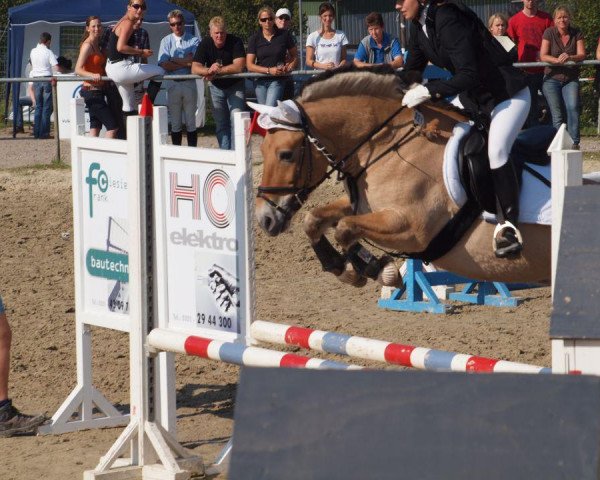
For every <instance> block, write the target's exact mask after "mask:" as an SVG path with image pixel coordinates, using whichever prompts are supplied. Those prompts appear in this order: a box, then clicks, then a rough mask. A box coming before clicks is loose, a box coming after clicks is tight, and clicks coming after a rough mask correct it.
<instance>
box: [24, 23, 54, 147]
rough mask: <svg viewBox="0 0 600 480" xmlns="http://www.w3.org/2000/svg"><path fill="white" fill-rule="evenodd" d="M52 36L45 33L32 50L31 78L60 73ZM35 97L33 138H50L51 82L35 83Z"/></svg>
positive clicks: (30, 56) (30, 55)
mask: <svg viewBox="0 0 600 480" xmlns="http://www.w3.org/2000/svg"><path fill="white" fill-rule="evenodd" d="M50 43H52V35H50V34H49V33H48V32H43V33H42V34H41V35H40V42H39V43H38V44H37V47H35V48H34V49H32V50H31V53H30V54H29V58H30V59H31V76H32V77H33V78H35V77H51V76H52V74H53V73H55V72H57V71H58V68H57V66H56V65H57V63H58V62H57V61H56V55H54V53H52V50H50ZM33 84H34V85H33V93H34V95H35V114H34V117H33V136H34V137H35V138H50V116H51V115H52V111H53V106H52V85H51V83H50V82H33Z"/></svg>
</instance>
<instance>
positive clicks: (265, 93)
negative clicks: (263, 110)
mask: <svg viewBox="0 0 600 480" xmlns="http://www.w3.org/2000/svg"><path fill="white" fill-rule="evenodd" d="M284 87H285V79H283V80H281V79H278V78H268V77H261V78H257V79H256V80H254V90H255V91H256V100H257V101H258V103H260V104H262V105H269V106H271V107H276V106H277V100H282V99H283V88H284Z"/></svg>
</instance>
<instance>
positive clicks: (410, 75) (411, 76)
mask: <svg viewBox="0 0 600 480" xmlns="http://www.w3.org/2000/svg"><path fill="white" fill-rule="evenodd" d="M397 75H398V77H399V78H400V81H401V82H402V86H401V88H402V89H403V90H407V89H408V88H409V87H410V86H411V85H412V84H413V83H422V82H423V74H422V73H421V72H418V71H416V70H411V71H408V72H405V71H402V72H398V74H397Z"/></svg>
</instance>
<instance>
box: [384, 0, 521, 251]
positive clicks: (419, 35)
mask: <svg viewBox="0 0 600 480" xmlns="http://www.w3.org/2000/svg"><path fill="white" fill-rule="evenodd" d="M396 10H398V11H399V12H400V13H401V14H402V15H403V16H404V18H405V19H407V20H410V21H412V25H411V27H413V28H411V30H410V39H409V42H408V58H407V63H406V65H405V68H404V72H402V73H401V75H402V76H403V77H404V78H405V79H406V80H408V79H409V78H410V72H411V71H412V72H413V75H414V72H415V71H417V72H422V71H423V70H424V69H425V66H426V65H427V63H428V62H431V63H433V64H434V65H436V66H438V67H442V68H445V69H447V70H449V71H450V72H451V73H452V74H453V76H452V78H450V79H448V80H436V81H431V82H429V83H427V84H426V85H420V84H418V85H414V86H413V88H411V89H410V90H408V91H407V92H406V94H405V96H404V98H403V100H402V104H403V105H406V106H408V107H415V106H416V105H419V104H420V103H422V102H424V101H426V100H428V99H430V98H431V99H433V100H434V101H435V100H441V99H443V98H446V97H451V96H454V95H458V98H459V100H460V103H461V104H462V106H463V107H464V108H465V109H466V110H467V111H468V112H469V114H470V116H472V118H473V119H475V120H476V124H478V125H479V126H484V127H486V128H489V137H488V157H489V162H490V167H491V169H492V181H493V184H494V190H495V192H496V199H497V202H496V203H497V205H498V208H497V213H498V218H499V220H503V222H502V223H499V224H498V225H497V226H496V230H495V232H494V246H495V253H496V256H497V257H508V256H515V255H517V254H519V252H520V251H521V250H522V249H523V245H522V243H521V235H520V233H519V231H518V229H517V226H516V225H517V220H518V218H519V184H518V180H517V176H516V173H515V171H514V168H513V165H512V163H511V162H509V161H508V160H509V153H510V150H511V148H512V145H513V143H514V141H515V139H516V137H517V134H518V133H519V131H520V130H521V127H522V126H523V124H524V123H525V120H526V119H527V114H528V113H529V107H530V104H531V97H530V94H529V89H528V88H527V83H526V77H525V75H524V74H523V73H522V72H521V71H520V70H518V69H517V68H515V67H513V66H512V64H511V59H510V56H509V55H508V53H507V52H506V51H504V49H503V48H502V47H501V46H500V44H499V43H498V42H496V41H495V40H494V39H493V37H492V36H491V34H490V33H489V31H488V30H487V28H486V27H485V25H483V23H482V22H481V21H480V20H479V19H478V18H477V16H476V15H475V13H474V12H472V11H471V10H469V9H468V8H467V7H465V6H464V5H462V4H459V3H458V2H454V1H444V0H396ZM407 74H408V75H407Z"/></svg>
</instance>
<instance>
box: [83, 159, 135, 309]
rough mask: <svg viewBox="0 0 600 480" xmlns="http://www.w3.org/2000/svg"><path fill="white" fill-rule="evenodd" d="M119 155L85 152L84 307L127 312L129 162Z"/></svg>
mask: <svg viewBox="0 0 600 480" xmlns="http://www.w3.org/2000/svg"><path fill="white" fill-rule="evenodd" d="M126 160H127V159H126V156H125V155H122V154H119V153H116V152H98V151H91V150H83V151H82V152H81V170H80V172H81V176H82V180H81V185H82V195H81V202H82V205H81V206H82V211H81V217H82V223H83V228H82V230H81V232H82V233H81V235H82V238H81V246H82V251H81V254H82V256H83V258H82V261H83V262H84V268H83V270H84V271H83V283H84V287H83V306H84V308H85V310H86V311H89V312H96V313H100V314H103V313H108V312H112V313H118V314H128V313H129V289H128V283H129V263H128V236H127V205H128V203H129V202H128V201H127V161H126Z"/></svg>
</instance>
